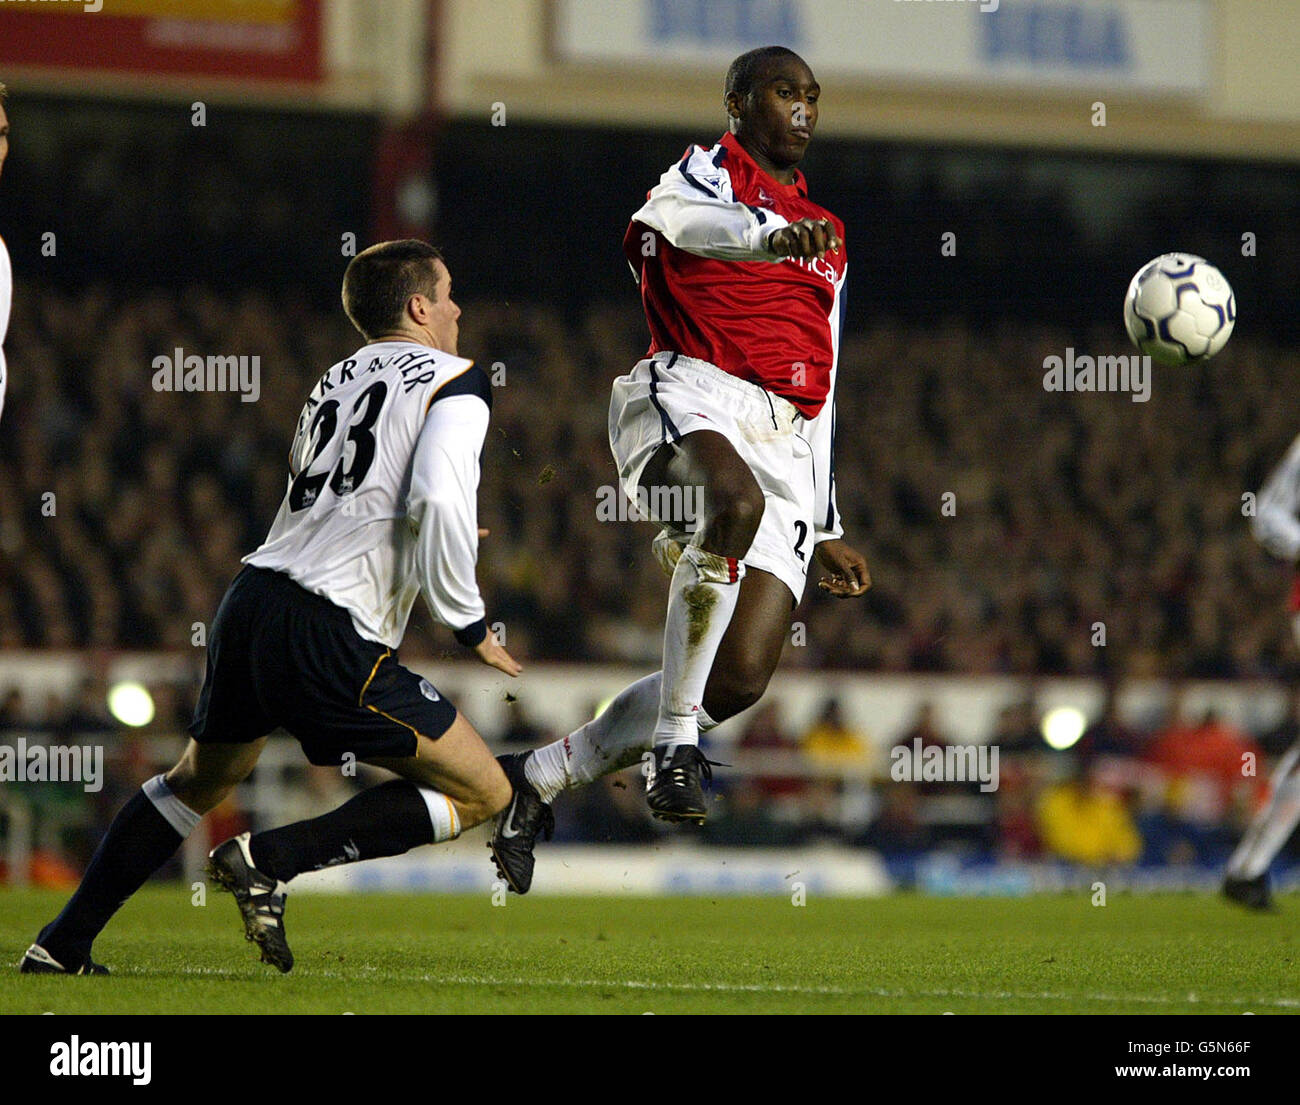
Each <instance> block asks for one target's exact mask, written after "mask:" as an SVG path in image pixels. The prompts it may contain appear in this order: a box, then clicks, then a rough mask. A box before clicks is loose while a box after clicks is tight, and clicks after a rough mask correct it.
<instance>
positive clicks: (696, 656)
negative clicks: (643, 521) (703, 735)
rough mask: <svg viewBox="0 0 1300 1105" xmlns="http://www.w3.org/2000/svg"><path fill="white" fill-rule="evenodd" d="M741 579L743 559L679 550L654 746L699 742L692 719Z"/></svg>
mask: <svg viewBox="0 0 1300 1105" xmlns="http://www.w3.org/2000/svg"><path fill="white" fill-rule="evenodd" d="M744 577H745V562H744V561H743V560H736V559H734V558H733V557H729V556H720V555H719V554H717V553H711V552H706V551H705V550H704V549H702V548H700V547H699V546H698V545H687V546H686V548H684V549H683V550H682V555H681V558H680V559H679V560H678V561H677V567H676V568H675V569H673V578H672V583H671V584H670V585H669V590H668V617H667V619H666V621H665V624H664V669H663V685H662V687H661V688H660V692H659V716H658V718H657V720H656V721H655V727H654V743H655V744H656V745H659V744H663V745H670V746H671V745H675V744H699V742H700V729H699V718H698V716H697V715H698V714H699V710H700V703H701V700H702V699H703V698H704V686H705V684H706V683H707V682H708V681H709V672H710V670H711V669H712V668H713V658H714V657H715V656H716V655H717V653H718V645H720V644H721V643H722V635H723V634H724V633H726V631H727V626H728V625H730V624H731V615H732V614H734V613H735V611H736V600H737V599H738V598H739V597H740V581H741V580H742V579H743V578H744Z"/></svg>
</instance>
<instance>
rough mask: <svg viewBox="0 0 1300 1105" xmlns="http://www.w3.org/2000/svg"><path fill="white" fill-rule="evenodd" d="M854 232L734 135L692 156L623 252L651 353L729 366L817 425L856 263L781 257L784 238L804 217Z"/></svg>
mask: <svg viewBox="0 0 1300 1105" xmlns="http://www.w3.org/2000/svg"><path fill="white" fill-rule="evenodd" d="M805 218H807V219H829V220H830V221H831V224H832V225H833V226H834V227H835V230H836V233H837V234H838V235H839V237H840V240H841V242H843V240H844V224H843V223H842V222H841V221H840V220H839V219H838V218H836V217H835V216H834V215H833V214H831V212H829V211H827V210H826V208H824V207H821V206H820V205H818V204H816V203H813V201H812V200H810V199H809V198H808V187H807V185H806V183H805V182H804V177H803V174H802V173H800V172H799V171H798V170H796V171H795V174H794V183H793V184H781V183H779V182H778V181H776V180H775V179H773V178H772V177H771V176H769V175H768V174H767V173H766V172H764V171H763V170H762V169H760V168H759V167H758V165H757V163H756V162H755V161H754V159H753V158H752V157H750V156H749V154H748V153H747V152H746V151H745V149H744V147H743V146H741V144H740V143H739V142H737V141H736V139H735V137H734V136H733V135H731V134H726V135H723V137H722V140H721V141H720V142H719V143H718V144H717V145H716V146H714V147H713V148H712V149H705V148H704V147H702V146H691V147H690V148H689V149H688V150H687V151H686V155H685V157H683V158H682V160H681V161H680V162H679V163H678V164H677V165H675V166H673V167H672V168H671V169H669V170H668V171H667V172H666V173H664V175H663V177H662V178H661V179H660V181H659V184H658V185H657V186H656V187H655V188H654V189H652V190H651V192H650V193H649V196H648V198H647V200H646V203H645V206H643V207H642V208H641V209H640V210H639V211H638V212H637V213H636V214H635V215H633V216H632V222H631V223H630V224H629V226H628V229H627V234H626V235H625V236H624V239H623V251H624V254H625V255H626V257H627V259H628V262H629V264H631V266H632V271H633V272H634V273H635V274H636V275H637V277H638V279H639V281H640V284H641V298H642V301H643V303H644V305H645V313H646V320H647V321H648V322H649V324H650V339H651V344H650V350H649V354H654V353H659V352H663V351H670V352H674V353H681V354H682V355H683V356H687V357H697V358H699V359H700V360H702V361H708V362H709V363H710V364H713V365H717V366H718V367H719V368H720V369H722V370H723V371H724V372H729V373H731V374H732V375H733V376H739V377H740V378H741V379H742V380H748V381H749V382H750V383H754V384H758V385H759V386H760V387H762V388H765V389H766V390H767V391H770V392H771V393H772V394H773V395H780V396H782V397H784V398H786V399H788V400H789V401H790V402H791V403H793V404H794V405H795V406H796V407H797V408H798V409H799V411H800V413H801V414H803V415H805V416H806V417H810V418H811V417H812V416H814V415H816V414H817V413H818V412H819V411H820V410H821V407H822V404H823V403H824V402H825V401H826V398H827V396H828V395H829V394H830V391H831V386H832V385H831V373H832V371H833V369H834V366H835V359H836V354H837V351H838V345H839V319H840V310H841V299H842V296H843V289H844V277H845V272H846V269H847V257H846V255H845V250H844V247H843V246H841V248H840V251H839V252H838V253H828V254H827V255H826V257H825V258H824V259H822V260H818V259H816V258H813V259H812V260H811V261H802V260H798V261H796V260H792V259H791V258H788V257H778V256H777V255H776V254H775V253H773V252H772V251H771V250H769V249H768V248H767V238H768V235H770V234H771V233H772V231H774V230H777V229H779V228H780V227H783V226H786V225H788V224H789V223H792V222H795V221H796V220H798V219H805Z"/></svg>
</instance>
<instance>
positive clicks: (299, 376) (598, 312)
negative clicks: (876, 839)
mask: <svg viewBox="0 0 1300 1105" xmlns="http://www.w3.org/2000/svg"><path fill="white" fill-rule="evenodd" d="M463 307H464V315H463V317H462V320H461V350H462V352H463V353H464V354H466V355H468V356H471V357H474V358H475V359H476V360H478V361H479V363H481V364H482V365H484V366H485V367H486V368H487V369H488V370H489V373H490V375H491V376H492V378H493V381H494V383H495V384H497V385H498V386H497V388H496V390H495V393H494V394H495V410H494V416H493V425H492V428H491V430H490V431H489V440H488V443H487V445H486V447H485V451H484V458H483V476H482V488H481V494H480V512H481V523H482V524H483V525H485V526H487V527H488V528H490V529H491V531H492V533H491V536H490V537H488V538H487V539H486V540H485V541H484V542H483V545H482V551H481V558H480V578H481V580H482V584H483V590H484V594H485V598H486V600H487V604H488V610H489V612H490V614H491V616H492V618H493V619H494V620H499V621H501V622H502V623H504V625H505V627H506V631H507V633H508V635H509V637H510V647H511V649H512V651H513V652H515V654H516V655H521V656H524V657H531V658H534V659H556V660H560V659H565V660H628V661H634V662H638V663H641V662H644V663H647V664H650V663H653V662H654V660H655V659H656V657H657V656H658V652H659V647H660V631H661V626H662V606H663V601H664V592H665V584H664V581H663V579H662V578H661V576H660V574H659V571H658V569H657V568H656V567H655V566H654V563H653V560H652V558H651V557H650V555H649V540H650V537H651V535H652V530H651V527H650V526H649V525H648V524H646V523H636V522H628V521H618V520H614V521H610V520H603V518H604V516H603V515H602V512H601V510H600V509H599V508H600V507H601V504H602V503H604V504H608V503H609V501H610V498H609V496H610V495H612V493H613V490H612V489H613V485H614V472H613V469H612V464H611V461H610V457H609V448H608V444H607V439H606V412H607V401H608V391H609V382H610V380H611V379H612V378H613V377H614V376H615V375H617V374H619V373H621V372H623V371H626V369H627V368H628V367H629V366H630V365H631V364H633V363H634V362H635V360H636V359H637V358H638V357H639V356H640V354H641V353H642V352H643V349H644V342H645V338H644V329H643V327H644V324H643V322H642V320H641V317H640V312H639V310H638V308H637V305H636V302H635V300H634V299H631V297H629V300H628V301H627V302H624V303H620V304H618V305H603V306H595V307H592V308H591V309H590V310H589V311H588V312H587V313H586V315H585V316H584V317H582V318H581V319H579V320H578V321H577V322H576V323H572V324H568V323H566V321H565V320H564V319H563V318H562V317H561V316H560V315H559V314H558V313H556V312H554V311H551V310H549V309H545V308H542V307H540V306H528V305H520V304H508V303H499V302H472V303H468V304H463ZM1119 342H1120V337H1119V336H1118V335H1117V334H1116V333H1115V328H1110V329H1108V330H1106V331H1105V332H1096V333H1092V334H1082V335H1080V334H1071V333H1067V332H1063V331H1056V330H1052V329H1046V328H1041V327H1040V328H1034V327H1027V326H1023V325H1022V326H1017V327H1015V328H1014V329H1012V328H1010V327H1008V328H1006V329H995V330H993V331H992V332H988V333H977V332H976V331H974V330H972V329H971V328H969V327H968V326H963V325H958V324H956V323H953V324H950V325H943V326H939V327H937V328H921V327H919V326H903V325H900V324H894V323H891V322H889V321H887V320H881V321H880V322H878V323H877V324H875V325H874V326H873V327H872V328H871V329H870V330H868V331H866V332H862V333H850V334H846V335H845V339H844V347H843V352H842V358H841V361H842V363H841V371H840V385H839V409H838V415H837V417H838V438H839V440H838V446H837V459H836V473H837V484H838V493H839V503H840V508H841V510H842V512H843V515H844V520H845V525H846V530H847V533H848V535H849V537H850V539H851V540H852V541H854V542H855V543H856V544H858V545H859V546H860V547H861V548H862V549H863V550H864V552H865V553H866V555H867V558H868V561H869V563H870V565H871V571H872V576H873V580H874V586H873V589H872V591H871V593H870V595H869V596H868V598H867V599H866V600H865V601H864V602H843V603H841V602H835V601H832V600H829V599H826V598H824V597H823V596H821V595H820V594H818V593H817V591H816V590H815V588H810V589H809V592H808V597H807V599H806V600H805V602H804V603H803V605H802V607H801V609H800V610H799V611H798V612H797V614H796V616H795V617H796V621H797V622H799V623H801V625H802V626H803V627H804V631H803V632H799V633H795V634H793V635H792V647H790V648H788V649H787V651H786V658H785V663H786V664H788V665H793V666H798V667H807V668H838V669H853V670H862V671H885V672H903V671H925V672H963V673H1016V674H1030V673H1037V674H1077V675H1108V676H1116V677H1118V676H1140V675H1154V676H1161V677H1172V676H1201V677H1217V676H1225V677H1231V676H1276V675H1282V674H1287V673H1289V672H1294V671H1295V670H1296V652H1295V646H1294V644H1293V643H1292V642H1291V641H1290V635H1289V633H1288V631H1287V627H1286V620H1285V617H1284V611H1283V597H1284V592H1285V589H1286V584H1287V579H1286V573H1285V569H1284V568H1283V566H1281V565H1279V564H1277V563H1276V562H1274V561H1272V560H1271V559H1270V558H1269V557H1268V555H1267V554H1266V553H1264V552H1263V550H1261V549H1260V548H1259V547H1258V546H1257V545H1256V544H1255V543H1254V542H1253V541H1252V540H1251V538H1250V535H1249V528H1248V524H1247V518H1246V517H1245V516H1244V515H1245V513H1247V512H1248V511H1249V508H1250V502H1249V498H1248V493H1250V492H1252V491H1254V490H1255V489H1256V488H1258V486H1259V484H1260V482H1261V481H1262V479H1263V477H1264V475H1265V474H1266V472H1267V470H1268V468H1269V467H1270V466H1271V464H1272V463H1274V462H1275V460H1276V459H1277V458H1278V457H1280V455H1281V453H1282V451H1283V450H1284V449H1285V447H1286V446H1287V444H1288V443H1289V442H1290V440H1291V438H1292V437H1293V435H1294V434H1295V433H1296V432H1297V430H1300V424H1298V423H1297V420H1296V417H1295V412H1294V411H1293V410H1291V409H1289V408H1288V407H1287V406H1286V405H1285V404H1283V403H1279V402H1278V401H1277V397H1278V396H1279V395H1280V394H1282V393H1283V392H1284V390H1285V387H1284V385H1285V383H1286V381H1288V380H1294V379H1295V378H1296V375H1297V373H1300V354H1297V352H1296V351H1294V350H1291V351H1285V350H1279V349H1275V348H1270V347H1269V346H1267V345H1264V344H1262V343H1261V342H1259V341H1257V340H1254V339H1252V337H1250V336H1249V335H1245V334H1243V335H1240V336H1238V337H1237V338H1234V341H1233V342H1232V343H1231V344H1230V345H1229V346H1228V348H1227V350H1226V351H1225V352H1224V353H1223V354H1222V355H1221V356H1220V357H1219V358H1217V359H1216V360H1214V361H1212V362H1210V364H1209V365H1207V366H1205V367H1201V368H1197V369H1193V370H1185V371H1163V372H1161V371H1157V372H1156V374H1155V376H1154V381H1153V387H1152V393H1151V396H1150V399H1149V401H1147V402H1134V401H1132V399H1133V397H1132V396H1130V395H1128V394H1124V393H1118V394H1115V393H1112V394H1087V393H1065V392H1050V391H1047V390H1045V389H1044V386H1043V374H1044V369H1043V361H1044V358H1046V357H1048V356H1052V355H1056V356H1062V355H1064V354H1065V351H1066V350H1067V348H1070V347H1074V348H1076V349H1078V350H1080V351H1083V350H1086V351H1088V352H1091V353H1093V354H1101V353H1111V352H1115V353H1119V352H1124V351H1125V350H1124V349H1123V348H1122V347H1121V346H1120V344H1119ZM357 344H358V342H357V340H356V335H355V334H354V333H353V332H352V331H351V330H350V328H349V327H348V325H347V323H346V321H345V320H344V319H343V317H342V315H341V312H340V313H335V314H330V315H325V314H317V313H314V312H312V311H311V310H310V309H308V308H306V307H304V306H301V304H300V302H299V301H296V300H295V299H294V298H293V297H292V296H291V295H285V296H282V297H272V296H268V295H266V294H263V293H255V292H249V293H247V294H244V295H242V296H240V297H238V298H227V297H222V296H219V295H217V294H215V293H212V292H209V291H205V290H203V289H199V288H194V289H189V290H187V291H185V292H183V293H181V294H163V293H154V294H140V295H134V296H125V295H122V294H115V293H113V292H110V291H108V290H105V289H103V288H91V289H87V290H85V291H83V292H81V293H79V294H76V295H71V294H64V293H60V292H58V291H56V290H54V289H40V288H34V287H31V286H30V285H28V286H25V287H20V289H19V295H17V296H16V298H15V314H14V319H13V323H12V326H11V331H10V337H9V343H8V354H9V361H10V364H11V366H12V380H11V383H10V392H9V399H8V405H7V408H6V411H5V415H6V417H5V443H6V448H5V449H4V450H3V452H2V453H0V478H2V479H3V480H4V486H5V487H6V493H5V495H4V496H3V497H0V572H2V573H3V582H4V586H3V587H0V647H4V648H18V647H50V648H68V647H81V648H107V647H129V648H162V649H180V648H191V647H193V645H194V644H195V643H196V642H197V641H201V631H200V629H199V628H198V627H200V626H201V625H203V624H205V623H206V622H207V621H208V620H209V619H210V618H211V616H212V614H213V612H214V610H215V608H216V604H217V601H218V600H219V598H220V595H221V593H222V591H223V590H224V588H225V586H226V584H227V582H228V581H229V579H230V578H231V576H232V575H233V574H234V573H235V571H236V570H237V568H238V561H239V557H240V556H241V555H243V554H244V553H245V552H247V551H249V550H251V549H252V548H253V547H255V546H256V545H257V544H258V543H259V542H260V541H261V539H262V537H263V536H264V534H265V532H266V530H267V528H268V526H269V524H270V521H271V519H272V518H273V517H274V514H275V511H276V508H277V506H278V503H279V500H280V498H281V496H282V495H283V492H284V486H285V480H286V472H287V468H286V459H285V457H286V449H287V444H288V441H289V438H290V436H291V434H292V431H293V427H294V425H295V422H296V419H297V414H298V411H299V409H300V407H301V404H302V401H303V398H304V397H305V395H306V392H307V390H308V388H309V387H310V385H311V384H312V383H313V382H314V380H315V378H316V377H317V376H318V375H319V374H320V373H321V372H322V371H323V369H324V368H325V367H327V366H328V365H330V364H331V363H333V362H334V361H336V360H338V359H340V358H341V357H342V356H345V355H347V354H348V353H350V352H351V351H352V350H353V349H354V348H355V347H356V346H357ZM178 348H179V349H182V350H184V352H185V354H191V353H197V354H200V355H204V356H206V355H209V354H213V355H237V356H244V355H247V356H255V357H257V358H259V362H258V363H259V369H260V379H259V395H258V398H257V401H256V402H243V401H241V397H240V396H239V395H237V394H233V393H229V392H224V393H223V392H211V391H208V392H183V393H176V392H170V391H158V390H155V388H154V386H153V378H154V371H155V370H154V367H153V361H154V358H155V357H157V356H160V355H167V356H171V355H172V354H173V351H174V350H176V349H178ZM816 571H817V569H816V568H815V567H814V569H813V574H814V575H815V574H816ZM417 609H418V608H417ZM408 641H409V643H408V644H407V645H406V651H407V652H408V653H409V654H411V655H419V654H420V653H421V652H423V653H425V654H438V653H441V652H443V651H444V650H447V649H454V647H455V646H454V645H453V644H452V643H451V641H450V637H449V635H448V634H446V633H445V632H443V631H441V630H436V629H432V628H431V627H430V626H429V625H428V623H427V621H426V619H425V617H424V615H423V611H422V610H419V612H418V613H417V615H416V617H415V619H414V622H413V634H412V636H411V637H410V638H409V639H408Z"/></svg>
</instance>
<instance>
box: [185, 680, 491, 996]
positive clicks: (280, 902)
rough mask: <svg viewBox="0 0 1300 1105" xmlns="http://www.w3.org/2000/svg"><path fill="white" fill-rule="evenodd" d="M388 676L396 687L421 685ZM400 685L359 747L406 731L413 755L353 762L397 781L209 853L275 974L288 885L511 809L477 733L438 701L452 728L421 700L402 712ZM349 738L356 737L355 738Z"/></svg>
mask: <svg viewBox="0 0 1300 1105" xmlns="http://www.w3.org/2000/svg"><path fill="white" fill-rule="evenodd" d="M394 666H395V667H396V668H397V669H398V670H399V671H400V673H401V677H409V679H411V680H415V679H416V678H417V677H416V676H414V675H413V674H412V673H410V672H408V671H406V669H405V668H401V667H400V665H396V664H394ZM401 677H399V679H398V680H397V681H396V682H393V683H391V684H390V685H389V687H388V688H387V691H386V693H385V696H384V698H383V702H384V705H385V706H387V707H388V708H389V709H387V710H377V711H374V712H370V713H369V714H368V716H367V720H371V719H373V722H372V724H373V727H374V733H375V735H374V736H373V737H371V738H363V740H364V741H365V743H366V744H369V745H370V746H372V747H377V748H382V747H384V744H385V742H386V741H388V740H389V738H390V736H391V734H389V733H386V732H385V730H386V729H387V728H388V727H389V726H391V727H392V728H393V729H394V730H396V729H399V728H401V727H403V726H405V732H404V733H400V734H398V735H400V736H402V737H403V738H404V739H407V742H408V743H410V745H411V749H412V754H411V755H409V756H388V755H383V754H380V753H370V752H365V751H362V752H361V754H360V755H358V757H357V758H358V759H360V760H362V761H364V762H365V763H369V764H373V765H375V766H376V767H382V768H386V769H388V770H390V771H392V772H394V773H395V774H397V775H399V776H400V778H398V779H394V780H391V781H389V782H387V783H381V784H379V785H378V786H374V787H371V788H369V789H368V790H364V791H362V792H361V793H360V794H358V795H356V796H355V797H353V798H350V799H349V800H348V801H347V802H344V803H343V805H341V806H339V807H338V808H337V809H335V810H331V811H330V812H329V813H325V814H322V815H321V816H319V817H313V818H310V819H308V820H305V821H296V822H294V823H293V824H290V825H283V826H281V827H279V828H276V829H267V830H264V831H262V832H259V833H255V834H249V833H243V834H241V835H240V836H237V837H235V838H233V839H231V840H228V841H226V842H225V843H224V844H222V845H220V846H219V847H217V848H216V849H214V850H213V853H212V858H211V862H210V865H209V870H210V873H211V874H212V875H213V877H214V878H215V879H217V881H219V882H220V883H221V885H222V886H224V887H225V888H226V889H228V890H230V891H231V892H232V893H233V894H234V895H235V900H236V902H238V904H239V907H240V912H241V913H242V914H243V917H244V929H245V935H246V936H247V938H248V939H249V940H252V941H254V942H255V943H256V944H257V945H258V946H259V948H260V949H261V952H262V961H263V962H265V963H270V964H271V965H272V966H274V967H277V968H278V969H279V970H281V971H289V970H291V969H292V967H293V953H292V952H291V951H290V950H289V946H288V942H287V939H286V937H285V933H284V923H283V917H284V907H285V902H286V899H287V888H286V885H285V884H286V883H288V882H289V881H290V880H291V879H293V878H295V877H296V876H298V875H300V874H302V873H303V872H305V871H319V870H321V869H323V868H326V867H336V866H338V865H340V864H345V863H358V862H360V861H362V860H367V859H379V858H382V857H384V856H397V855H402V854H404V853H406V852H409V851H410V850H411V849H412V848H418V847H419V846H420V845H422V844H439V843H442V842H443V841H447V840H454V839H455V838H456V837H457V836H459V835H460V833H461V830H462V829H465V828H469V827H470V826H472V825H477V824H478V823H479V822H481V821H485V820H487V819H488V818H489V817H491V816H492V815H493V814H495V813H496V812H498V811H499V810H501V809H502V808H503V807H504V806H505V805H506V803H507V802H509V800H510V784H509V783H508V782H507V781H506V777H505V774H504V773H503V772H502V770H501V767H500V765H499V764H498V763H497V761H496V760H495V759H494V758H493V757H492V754H491V753H490V752H489V751H488V749H487V746H486V745H485V744H484V743H483V740H482V738H481V737H480V736H479V735H478V733H477V732H475V730H474V728H473V726H471V725H470V724H469V722H468V721H466V720H465V719H464V717H462V716H461V715H459V714H457V713H456V712H455V709H454V708H453V707H452V706H451V705H450V703H448V702H446V700H445V699H442V698H438V699H436V700H434V701H436V702H438V703H440V704H441V706H442V707H443V710H444V711H449V712H450V716H451V719H452V720H451V722H450V724H446V722H445V720H443V719H444V713H443V711H440V710H434V709H423V708H422V707H421V706H420V703H424V704H425V705H426V706H427V705H429V703H428V700H426V699H424V698H423V697H421V696H419V692H418V691H417V692H415V693H416V696H417V697H419V699H420V703H414V702H412V701H411V700H410V698H409V696H408V698H407V701H406V703H405V706H406V708H405V709H403V708H402V707H403V704H402V701H401V690H402V687H403V685H404V680H403V679H402V678H401ZM362 709H364V707H362ZM391 711H398V713H393V712H391ZM401 718H406V719H408V720H407V721H402V720H400V719H401ZM413 723H418V724H419V725H420V726H422V727H423V730H424V731H419V730H417V729H415V728H414V727H413ZM444 725H445V728H444V727H443V726H444ZM350 734H351V736H352V737H355V736H356V731H355V728H354V729H352V730H350ZM430 734H437V735H436V736H431V735H430ZM412 738H413V739H412ZM304 747H307V748H309V749H310V754H312V755H313V756H314V757H315V758H317V759H322V758H324V756H323V755H317V754H318V753H320V752H321V751H322V746H321V744H319V743H317V742H310V743H309V742H308V741H304ZM363 748H364V745H363Z"/></svg>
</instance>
